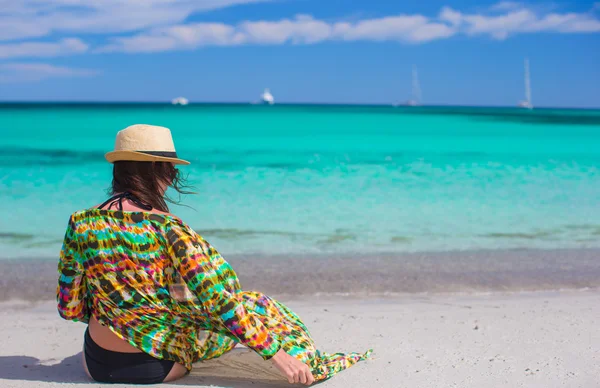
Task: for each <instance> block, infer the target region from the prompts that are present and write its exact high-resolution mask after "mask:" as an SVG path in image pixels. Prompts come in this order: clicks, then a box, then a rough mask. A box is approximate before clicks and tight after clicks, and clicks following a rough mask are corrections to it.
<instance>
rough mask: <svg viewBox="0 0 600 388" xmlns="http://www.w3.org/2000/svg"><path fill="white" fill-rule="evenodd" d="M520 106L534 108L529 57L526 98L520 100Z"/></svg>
mask: <svg viewBox="0 0 600 388" xmlns="http://www.w3.org/2000/svg"><path fill="white" fill-rule="evenodd" d="M519 108H524V109H533V104H532V103H531V80H530V77H529V59H527V58H526V59H525V100H523V101H520V102H519Z"/></svg>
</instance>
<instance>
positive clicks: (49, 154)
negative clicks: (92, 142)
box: [0, 147, 104, 167]
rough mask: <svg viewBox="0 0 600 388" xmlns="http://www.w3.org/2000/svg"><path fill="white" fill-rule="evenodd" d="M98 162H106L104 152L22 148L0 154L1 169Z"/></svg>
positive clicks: (4, 150) (14, 148)
mask: <svg viewBox="0 0 600 388" xmlns="http://www.w3.org/2000/svg"><path fill="white" fill-rule="evenodd" d="M98 162H104V152H100V151H72V150H64V149H39V148H21V147H7V148H4V149H3V150H2V152H0V167H23V166H36V165H42V166H65V165H74V164H82V163H98Z"/></svg>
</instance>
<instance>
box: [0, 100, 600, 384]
mask: <svg viewBox="0 0 600 388" xmlns="http://www.w3.org/2000/svg"><path fill="white" fill-rule="evenodd" d="M40 123H44V125H40ZM134 123H150V124H157V125H165V126H167V127H169V128H171V130H172V132H173V136H174V139H175V143H176V144H177V153H178V155H179V156H180V157H182V158H184V159H187V160H190V161H191V165H190V166H186V167H183V168H182V174H183V175H184V176H188V177H189V182H190V183H191V184H192V185H193V186H194V188H193V191H194V192H195V193H196V194H195V195H186V196H183V197H181V198H179V197H178V196H177V195H173V193H171V192H168V194H170V195H172V197H173V199H174V200H175V202H179V200H181V206H180V205H176V204H171V203H170V204H169V205H170V209H171V212H172V213H174V214H175V215H177V216H178V217H181V218H182V219H183V220H184V221H185V222H186V223H188V224H189V225H190V226H191V227H192V228H194V229H195V230H196V231H197V232H198V233H199V234H200V235H202V236H203V237H204V238H205V239H206V240H207V241H208V242H209V243H210V244H211V245H213V246H214V247H215V248H216V249H217V250H218V251H219V252H220V253H221V254H222V255H223V257H224V258H225V259H226V260H228V261H229V262H230V263H231V265H232V267H233V268H234V270H235V271H236V273H237V275H238V277H239V279H240V282H241V285H242V288H243V289H244V290H257V291H262V292H264V293H265V294H267V295H270V296H273V297H275V298H277V299H279V300H281V301H282V302H284V303H286V304H288V305H289V306H290V307H291V308H292V309H293V310H294V311H295V312H297V313H298V314H299V315H300V317H301V318H303V320H304V321H305V323H306V324H307V326H308V327H309V329H310V330H311V333H312V335H313V337H314V338H315V340H316V342H317V344H318V346H319V348H320V349H321V350H323V351H326V352H337V351H342V352H353V351H356V352H364V351H366V350H367V349H370V348H373V349H374V353H373V359H371V360H368V361H366V362H361V363H359V364H358V365H356V366H353V367H352V368H350V369H349V370H348V371H344V372H343V373H340V374H339V375H336V376H335V377H334V378H333V379H331V380H330V381H327V382H325V383H324V384H323V386H324V387H332V388H335V387H361V388H362V387H384V388H385V387H389V388H397V387H411V388H412V387H424V388H429V387H461V388H462V387H474V388H475V387H477V388H479V387H492V388H494V387H540V388H541V387H543V388H553V387H569V388H571V387H582V388H595V387H600V378H599V376H600V362H599V361H600V354H599V353H598V352H599V350H598V349H600V330H598V323H600V322H599V320H600V310H598V308H597V306H598V302H599V301H600V260H598V258H600V223H599V222H598V220H599V219H600V206H598V204H599V203H600V197H599V193H600V174H599V172H598V166H599V165H600V131H599V129H600V111H599V110H568V109H534V110H532V111H531V110H518V109H511V108H470V107H464V108H461V107H414V108H408V107H397V108H394V107H390V106H336V105H332V106H318V105H275V106H272V107H265V106H250V105H243V104H190V105H188V106H186V107H174V106H170V105H166V104H116V103H115V104H86V103H82V104H68V103H65V104H0V129H2V131H3V134H4V136H3V137H2V138H0V146H2V147H3V152H1V153H0V199H1V201H0V212H1V213H2V214H3V215H4V217H2V219H1V220H0V318H3V319H1V320H0V330H2V333H3V342H2V344H3V346H2V347H1V348H0V387H2V388H4V387H16V388H33V387H36V388H37V387H42V388H43V387H59V386H75V387H76V386H82V387H83V386H89V381H88V380H87V378H86V377H85V375H84V374H83V372H82V369H81V354H80V353H81V347H82V336H83V332H84V330H85V325H83V324H77V323H71V322H65V321H62V320H61V319H60V318H59V316H58V313H57V311H56V306H55V302H54V298H55V291H56V285H57V262H58V253H59V251H60V248H61V244H62V239H63V236H64V231H65V228H66V226H67V222H68V220H69V216H70V214H72V213H73V212H75V211H77V210H81V209H84V208H89V207H91V206H93V205H95V204H98V203H101V202H102V201H104V200H105V199H106V198H107V195H108V194H107V190H106V189H107V188H108V186H109V184H110V182H111V178H112V177H111V172H112V170H111V165H110V164H108V163H106V162H105V161H104V152H106V151H108V150H111V149H112V147H113V146H114V136H115V133H116V132H117V131H118V130H119V129H122V128H125V127H126V126H128V125H131V124H134ZM100 385H102V384H100ZM171 385H173V386H175V385H196V386H201V387H202V386H217V387H261V386H265V387H269V386H281V380H280V378H279V376H278V375H277V373H276V372H274V370H273V369H272V367H270V363H268V362H266V363H265V362H262V361H261V359H260V358H259V357H258V356H256V355H255V354H254V353H252V352H250V351H248V350H247V349H246V350H244V349H236V350H235V351H234V352H233V353H231V354H228V355H227V356H224V357H223V358H221V359H219V360H217V361H214V362H205V363H201V364H196V365H195V367H194V372H193V373H192V374H191V375H190V376H188V377H186V378H185V379H183V380H181V381H180V382H177V383H174V384H171ZM167 386H170V385H167ZM284 386H285V385H284Z"/></svg>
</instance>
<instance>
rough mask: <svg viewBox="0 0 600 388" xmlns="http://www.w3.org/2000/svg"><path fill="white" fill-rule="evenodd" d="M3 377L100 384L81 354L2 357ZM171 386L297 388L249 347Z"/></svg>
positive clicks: (209, 363) (211, 362) (198, 365)
mask: <svg viewBox="0 0 600 388" xmlns="http://www.w3.org/2000/svg"><path fill="white" fill-rule="evenodd" d="M0 376H2V378H3V379H6V380H25V381H44V382H55V383H80V384H81V383H83V384H86V383H88V384H98V383H96V382H94V381H92V380H90V379H89V378H88V377H87V375H86V374H85V372H84V371H83V365H82V354H81V352H79V353H77V354H75V355H73V356H70V357H67V358H65V359H63V360H57V359H48V360H39V359H37V358H35V357H29V356H0ZM168 384H173V385H195V386H217V387H227V388H256V387H265V388H289V387H293V386H298V385H291V384H289V383H288V382H287V380H285V379H284V378H283V377H282V376H281V375H280V374H279V372H278V371H277V369H276V368H275V367H274V366H273V365H272V364H271V363H270V362H266V361H264V360H263V359H262V358H261V357H260V356H259V355H257V354H256V353H255V352H253V351H251V350H250V349H247V348H235V349H233V350H232V351H231V352H229V353H227V354H225V355H223V356H221V357H219V358H217V359H214V360H209V361H204V362H199V363H196V364H194V367H193V370H192V372H191V373H190V374H189V375H188V376H186V377H184V378H183V379H181V380H177V381H173V382H170V383H168ZM315 385H316V384H315ZM318 385H320V384H318Z"/></svg>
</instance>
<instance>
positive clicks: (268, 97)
mask: <svg viewBox="0 0 600 388" xmlns="http://www.w3.org/2000/svg"><path fill="white" fill-rule="evenodd" d="M260 102H261V103H262V104H265V105H273V104H274V103H275V98H274V97H273V95H272V94H271V91H270V90H269V89H268V88H267V89H265V91H264V92H263V94H261V95H260Z"/></svg>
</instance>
